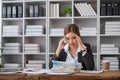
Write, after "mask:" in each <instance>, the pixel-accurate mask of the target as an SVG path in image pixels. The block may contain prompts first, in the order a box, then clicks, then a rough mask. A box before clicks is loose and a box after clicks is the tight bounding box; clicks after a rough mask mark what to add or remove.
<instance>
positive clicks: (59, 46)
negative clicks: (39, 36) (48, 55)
mask: <svg viewBox="0 0 120 80" xmlns="http://www.w3.org/2000/svg"><path fill="white" fill-rule="evenodd" d="M65 45H66V43H65V37H63V38H62V39H61V40H60V41H59V44H58V48H57V50H56V56H57V57H58V56H59V53H60V51H61V50H62V49H63V48H64V46H65Z"/></svg>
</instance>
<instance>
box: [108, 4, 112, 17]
mask: <svg viewBox="0 0 120 80" xmlns="http://www.w3.org/2000/svg"><path fill="white" fill-rule="evenodd" d="M111 15H112V4H110V3H108V4H107V16H111Z"/></svg>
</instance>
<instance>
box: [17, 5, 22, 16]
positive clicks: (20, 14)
mask: <svg viewBox="0 0 120 80" xmlns="http://www.w3.org/2000/svg"><path fill="white" fill-rule="evenodd" d="M17 12H18V13H17V17H22V16H23V7H22V6H17Z"/></svg>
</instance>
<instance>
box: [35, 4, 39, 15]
mask: <svg viewBox="0 0 120 80" xmlns="http://www.w3.org/2000/svg"><path fill="white" fill-rule="evenodd" d="M38 16H39V5H34V17H38Z"/></svg>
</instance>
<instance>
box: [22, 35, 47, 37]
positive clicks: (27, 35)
mask: <svg viewBox="0 0 120 80" xmlns="http://www.w3.org/2000/svg"><path fill="white" fill-rule="evenodd" d="M24 36H25V37H46V35H24Z"/></svg>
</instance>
